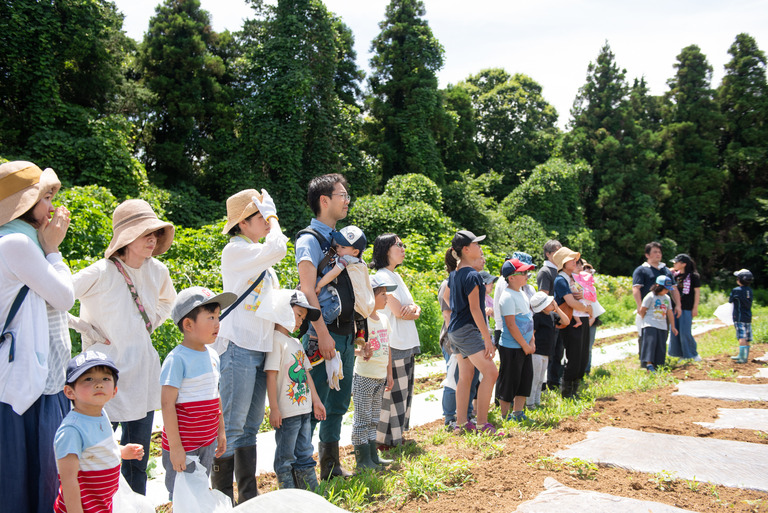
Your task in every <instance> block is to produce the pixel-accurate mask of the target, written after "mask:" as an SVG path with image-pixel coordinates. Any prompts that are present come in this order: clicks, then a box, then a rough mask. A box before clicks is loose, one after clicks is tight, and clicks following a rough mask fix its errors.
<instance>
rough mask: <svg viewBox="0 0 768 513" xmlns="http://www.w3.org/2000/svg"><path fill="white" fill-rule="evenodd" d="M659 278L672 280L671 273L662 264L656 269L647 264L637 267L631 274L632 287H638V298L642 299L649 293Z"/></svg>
mask: <svg viewBox="0 0 768 513" xmlns="http://www.w3.org/2000/svg"><path fill="white" fill-rule="evenodd" d="M659 276H669V277H670V278H673V276H672V272H671V271H670V270H669V268H668V267H666V266H665V265H664V264H659V267H658V269H657V268H656V267H653V266H652V265H651V264H649V263H648V262H644V263H643V264H641V265H639V266H637V269H635V272H633V273H632V286H633V287H634V286H635V285H640V297H641V298H644V297H645V296H647V295H648V293H649V292H650V291H651V287H652V286H653V284H654V283H656V278H658V277H659Z"/></svg>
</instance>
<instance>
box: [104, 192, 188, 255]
mask: <svg viewBox="0 0 768 513" xmlns="http://www.w3.org/2000/svg"><path fill="white" fill-rule="evenodd" d="M161 228H164V229H165V230H164V232H163V235H162V236H160V237H158V239H157V245H156V246H155V250H154V251H153V252H152V256H157V255H162V254H163V253H165V252H166V251H168V248H170V247H171V243H172V242H173V235H174V233H175V230H174V228H173V225H172V224H171V223H166V222H165V221H161V220H160V219H158V218H157V214H155V211H154V210H152V207H151V206H149V203H147V202H146V201H144V200H141V199H129V200H125V201H123V202H122V203H120V204H119V205H118V206H117V208H116V209H115V212H114V213H113V214H112V240H111V241H109V247H108V248H107V250H106V251H105V252H104V256H105V257H106V258H109V257H111V256H112V255H113V254H114V253H115V251H117V250H118V249H120V248H124V247H125V246H127V245H128V244H130V243H131V242H133V241H135V240H136V239H138V238H140V237H143V236H144V235H147V234H150V233H152V232H156V231H157V230H159V229H161Z"/></svg>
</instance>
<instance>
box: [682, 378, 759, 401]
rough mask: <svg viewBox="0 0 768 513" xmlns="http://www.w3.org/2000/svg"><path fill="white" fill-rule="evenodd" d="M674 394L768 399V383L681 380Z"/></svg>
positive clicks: (746, 399) (750, 399)
mask: <svg viewBox="0 0 768 513" xmlns="http://www.w3.org/2000/svg"><path fill="white" fill-rule="evenodd" d="M672 395H687V396H690V397H700V398H705V399H722V400H724V401H768V385H745V384H742V383H732V382H730V381H681V382H680V383H678V385H677V392H673V393H672Z"/></svg>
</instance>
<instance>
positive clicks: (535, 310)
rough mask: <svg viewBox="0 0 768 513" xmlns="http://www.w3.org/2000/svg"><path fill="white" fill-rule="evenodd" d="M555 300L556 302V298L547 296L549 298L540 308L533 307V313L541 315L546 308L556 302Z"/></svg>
mask: <svg viewBox="0 0 768 513" xmlns="http://www.w3.org/2000/svg"><path fill="white" fill-rule="evenodd" d="M554 300H555V298H554V297H553V296H547V298H546V299H545V300H544V302H543V303H542V304H541V305H540V306H538V307H536V308H534V307H533V306H531V310H533V313H539V312H541V311H542V310H544V309H545V308H546V307H548V306H549V305H550V303H552V301H554Z"/></svg>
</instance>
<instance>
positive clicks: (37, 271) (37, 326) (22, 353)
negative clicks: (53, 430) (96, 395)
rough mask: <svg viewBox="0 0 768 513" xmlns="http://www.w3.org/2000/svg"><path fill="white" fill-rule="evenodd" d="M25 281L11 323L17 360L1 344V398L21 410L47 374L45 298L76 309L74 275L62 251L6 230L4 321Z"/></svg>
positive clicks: (0, 294) (1, 270) (0, 249)
mask: <svg viewBox="0 0 768 513" xmlns="http://www.w3.org/2000/svg"><path fill="white" fill-rule="evenodd" d="M24 285H27V286H28V287H29V292H28V293H27V297H26V298H25V299H24V302H23V303H22V304H21V307H20V308H19V311H18V312H17V313H16V316H15V317H14V319H13V321H12V322H11V324H10V325H9V326H8V329H9V330H10V331H13V332H15V333H16V350H15V355H14V361H13V363H11V364H10V365H9V363H8V353H9V350H10V342H9V341H6V342H4V343H3V344H2V345H0V401H1V402H4V403H6V404H10V405H11V406H12V407H13V409H14V411H15V412H16V413H18V414H19V415H21V414H23V413H24V412H25V411H27V409H28V408H29V407H30V406H31V405H32V404H33V403H34V402H35V401H36V400H37V399H38V397H40V395H41V394H42V393H43V390H44V387H45V383H46V379H47V378H48V373H49V369H48V363H49V362H48V356H49V331H48V314H47V311H46V306H45V303H46V302H47V303H48V304H50V305H51V307H53V308H54V309H56V310H64V311H66V310H69V309H70V308H72V305H73V304H74V303H75V296H74V291H73V288H72V275H71V273H70V271H69V267H67V264H65V263H64V261H63V259H62V257H61V254H59V253H51V254H50V255H48V256H45V255H44V254H43V252H42V251H41V250H40V248H39V247H38V246H37V244H35V242H34V241H32V240H31V239H30V238H29V237H27V236H26V235H23V234H20V233H18V234H17V233H14V234H9V235H5V236H3V237H2V238H0V322H1V323H2V324H5V320H6V319H7V318H8V313H9V311H10V309H11V303H13V300H14V299H15V298H16V295H17V294H18V293H19V290H20V289H21V287H22V286H24ZM0 327H2V325H0Z"/></svg>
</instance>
